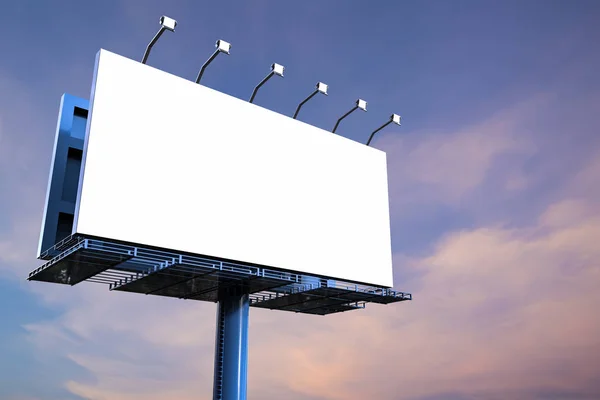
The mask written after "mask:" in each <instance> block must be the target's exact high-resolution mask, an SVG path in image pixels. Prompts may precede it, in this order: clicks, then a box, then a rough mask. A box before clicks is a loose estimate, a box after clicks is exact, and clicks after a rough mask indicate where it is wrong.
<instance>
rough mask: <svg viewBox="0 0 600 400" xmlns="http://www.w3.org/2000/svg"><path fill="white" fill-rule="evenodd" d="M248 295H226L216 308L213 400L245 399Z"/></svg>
mask: <svg viewBox="0 0 600 400" xmlns="http://www.w3.org/2000/svg"><path fill="white" fill-rule="evenodd" d="M249 311H250V301H249V297H248V294H239V293H236V294H232V293H230V294H227V295H226V296H223V298H222V299H221V300H220V301H219V303H218V306H217V329H216V340H215V371H214V386H213V400H246V388H247V379H248V314H249Z"/></svg>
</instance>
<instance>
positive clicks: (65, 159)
mask: <svg viewBox="0 0 600 400" xmlns="http://www.w3.org/2000/svg"><path fill="white" fill-rule="evenodd" d="M88 109H89V101H88V100H85V99H81V98H79V97H75V96H71V95H69V94H66V93H65V94H63V95H62V97H61V101H60V112H59V116H58V123H57V127H56V135H55V139H54V151H53V153H52V164H51V166H50V176H49V178H48V189H47V192H46V203H45V206H44V217H43V219H42V229H41V233H40V241H39V245H38V257H39V256H40V255H41V253H42V252H43V251H45V250H46V249H48V248H50V247H52V246H54V244H55V243H57V242H58V241H60V240H61V239H62V238H63V237H65V236H69V235H71V234H72V233H73V232H72V220H73V217H74V214H75V203H76V196H77V189H78V186H79V171H80V168H79V167H80V165H81V156H82V153H83V145H84V138H85V130H86V123H87V113H88ZM69 225H70V227H71V228H70V229H69Z"/></svg>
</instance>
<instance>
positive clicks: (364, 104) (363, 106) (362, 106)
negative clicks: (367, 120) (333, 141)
mask: <svg viewBox="0 0 600 400" xmlns="http://www.w3.org/2000/svg"><path fill="white" fill-rule="evenodd" d="M359 108H360V109H361V110H363V111H367V102H366V101H364V100H362V99H358V100H356V105H355V106H354V107H352V109H351V110H350V111H348V112H347V113H346V114H344V115H342V116H341V117H340V119H338V120H337V122H336V123H335V126H334V127H333V130H332V131H331V132H332V133H335V131H336V130H337V128H338V125H339V124H340V122H341V121H342V120H343V119H344V118H346V117H347V116H348V115H350V114H352V113H353V112H354V111H356V110H357V109H359Z"/></svg>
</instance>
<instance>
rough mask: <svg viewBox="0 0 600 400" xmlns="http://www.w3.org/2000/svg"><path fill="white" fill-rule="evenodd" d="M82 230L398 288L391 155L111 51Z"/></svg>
mask: <svg viewBox="0 0 600 400" xmlns="http://www.w3.org/2000/svg"><path fill="white" fill-rule="evenodd" d="M96 62H97V65H96V73H95V77H94V90H93V91H92V98H91V99H90V100H91V105H90V116H89V121H88V130H87V134H86V144H85V149H84V156H83V157H84V158H83V173H82V175H81V183H80V189H79V190H80V192H79V195H78V201H77V210H76V215H75V225H74V227H73V232H74V233H80V234H87V235H93V236H98V237H102V238H107V239H113V240H119V241H126V242H132V243H138V244H142V245H150V246H156V247H161V248H166V249H172V250H177V251H184V252H191V253H196V254H201V255H206V256H213V257H221V258H225V259H230V260H236V261H241V262H249V263H254V264H260V265H264V266H268V267H273V268H280V269H286V270H291V271H295V272H300V273H307V274H316V275H323V276H326V277H330V278H336V279H340V280H348V281H354V282H359V283H366V284H372V285H381V286H388V287H391V286H393V280H392V254H391V243H390V221H389V202H388V190H387V168H386V155H385V153H383V152H381V151H379V150H377V149H373V148H371V147H367V146H365V145H363V144H360V143H357V142H354V141H351V140H348V139H346V138H343V137H341V136H338V135H335V134H332V133H331V132H326V131H324V130H322V129H319V128H316V127H314V126H310V125H308V124H305V123H303V122H300V121H297V120H294V119H291V118H290V117H287V116H284V115H281V114H278V113H275V112H272V111H269V110H267V109H264V108H262V107H259V106H257V105H254V104H250V103H248V102H246V101H243V100H239V99H237V98H234V97H231V96H228V95H226V94H223V93H220V92H217V91H214V90H212V89H209V88H207V87H204V86H201V85H198V84H195V83H193V82H191V81H188V80H185V79H182V78H180V77H177V76H173V75H170V74H168V73H166V72H163V71H160V70H157V69H154V68H152V67H150V66H147V65H143V64H141V63H139V62H136V61H132V60H129V59H127V58H124V57H121V56H118V55H115V54H112V53H110V52H107V51H105V50H101V51H100V53H99V55H98V58H97V61H96Z"/></svg>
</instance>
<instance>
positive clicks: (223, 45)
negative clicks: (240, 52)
mask: <svg viewBox="0 0 600 400" xmlns="http://www.w3.org/2000/svg"><path fill="white" fill-rule="evenodd" d="M215 47H216V48H217V50H219V51H220V52H221V53H225V54H229V51H230V50H231V43H228V42H226V41H224V40H217V43H216V44H215Z"/></svg>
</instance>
